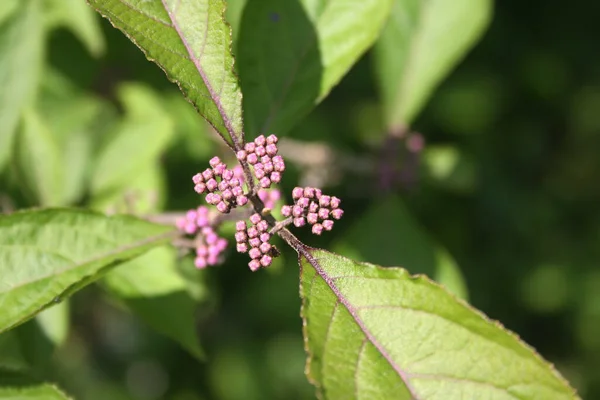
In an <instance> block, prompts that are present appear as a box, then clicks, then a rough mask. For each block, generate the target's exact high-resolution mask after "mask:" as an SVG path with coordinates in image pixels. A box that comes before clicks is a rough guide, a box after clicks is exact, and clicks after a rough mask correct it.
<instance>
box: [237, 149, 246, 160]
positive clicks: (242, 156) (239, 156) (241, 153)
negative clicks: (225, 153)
mask: <svg viewBox="0 0 600 400" xmlns="http://www.w3.org/2000/svg"><path fill="white" fill-rule="evenodd" d="M247 155H248V153H246V151H245V150H240V151H238V152H237V154H236V155H235V156H236V157H237V159H238V160H240V161H244V160H245V159H246V156H247Z"/></svg>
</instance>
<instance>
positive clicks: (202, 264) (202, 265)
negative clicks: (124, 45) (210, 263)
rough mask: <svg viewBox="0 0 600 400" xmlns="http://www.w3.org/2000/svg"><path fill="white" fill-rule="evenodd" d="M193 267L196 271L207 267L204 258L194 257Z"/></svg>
mask: <svg viewBox="0 0 600 400" xmlns="http://www.w3.org/2000/svg"><path fill="white" fill-rule="evenodd" d="M194 265H196V268H198V269H203V268H206V266H207V263H206V258H204V257H196V259H195V260H194Z"/></svg>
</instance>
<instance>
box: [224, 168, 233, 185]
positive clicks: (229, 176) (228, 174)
mask: <svg viewBox="0 0 600 400" xmlns="http://www.w3.org/2000/svg"><path fill="white" fill-rule="evenodd" d="M223 179H224V180H225V181H228V180H230V179H233V171H232V170H230V169H226V170H224V171H223ZM227 185H229V183H228V184H227Z"/></svg>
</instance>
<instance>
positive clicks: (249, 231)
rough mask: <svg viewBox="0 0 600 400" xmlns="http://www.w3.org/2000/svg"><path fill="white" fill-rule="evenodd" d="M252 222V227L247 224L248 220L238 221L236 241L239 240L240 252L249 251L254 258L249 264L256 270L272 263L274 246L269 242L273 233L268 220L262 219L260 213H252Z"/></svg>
mask: <svg viewBox="0 0 600 400" xmlns="http://www.w3.org/2000/svg"><path fill="white" fill-rule="evenodd" d="M250 222H251V223H252V225H251V226H250V227H247V226H246V221H238V222H237V223H236V225H235V227H236V233H235V241H236V242H237V251H238V252H240V253H246V252H248V255H249V256H250V258H251V259H252V260H251V261H250V262H249V263H248V266H249V267H250V269H251V270H252V271H256V270H258V269H259V268H260V267H268V266H269V265H271V262H272V261H273V258H272V256H271V254H272V252H271V250H272V248H273V246H271V244H269V240H270V239H271V234H270V233H269V225H268V224H267V221H265V220H264V219H262V217H261V216H260V214H252V215H251V216H250Z"/></svg>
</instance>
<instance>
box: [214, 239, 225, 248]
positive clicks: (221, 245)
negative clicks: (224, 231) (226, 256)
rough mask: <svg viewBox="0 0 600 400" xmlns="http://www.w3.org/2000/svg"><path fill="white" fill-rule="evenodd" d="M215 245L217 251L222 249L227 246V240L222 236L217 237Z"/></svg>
mask: <svg viewBox="0 0 600 400" xmlns="http://www.w3.org/2000/svg"><path fill="white" fill-rule="evenodd" d="M215 246H216V248H217V249H219V251H223V250H225V249H226V248H227V240H225V239H223V238H219V240H218V241H217V244H216V245H215Z"/></svg>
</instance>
